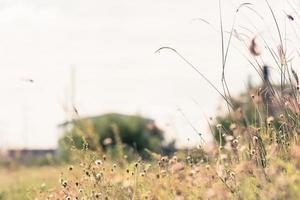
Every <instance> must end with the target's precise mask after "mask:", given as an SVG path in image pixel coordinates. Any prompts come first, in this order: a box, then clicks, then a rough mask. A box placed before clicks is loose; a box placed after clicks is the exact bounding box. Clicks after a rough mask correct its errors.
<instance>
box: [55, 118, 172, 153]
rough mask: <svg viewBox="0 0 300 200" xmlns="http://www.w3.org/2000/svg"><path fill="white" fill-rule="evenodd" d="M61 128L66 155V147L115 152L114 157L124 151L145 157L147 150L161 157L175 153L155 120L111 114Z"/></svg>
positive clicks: (66, 123) (79, 121)
mask: <svg viewBox="0 0 300 200" xmlns="http://www.w3.org/2000/svg"><path fill="white" fill-rule="evenodd" d="M60 127H62V128H63V130H64V134H63V137H62V138H61V140H60V142H59V144H60V145H59V146H60V150H62V151H63V150H66V148H68V147H66V146H65V144H70V145H72V146H73V147H75V148H77V149H81V148H88V149H90V150H94V151H96V150H99V151H102V150H104V151H105V150H110V151H114V152H113V154H114V155H116V154H122V151H123V150H122V149H128V148H133V149H134V150H136V151H137V152H139V153H140V154H143V155H145V151H144V150H145V149H149V150H151V151H154V152H159V153H164V152H167V151H170V149H171V150H175V148H174V143H172V142H171V143H169V144H166V145H163V144H164V143H165V140H164V136H163V131H162V130H161V129H159V128H158V127H157V126H156V124H155V122H154V120H152V119H148V118H143V117H141V116H136V115H122V114H116V113H109V114H104V115H100V116H95V117H86V118H79V119H75V120H73V121H72V122H65V123H64V124H62V125H60ZM70 141H71V142H70ZM164 147H167V148H166V149H165V148H164Z"/></svg>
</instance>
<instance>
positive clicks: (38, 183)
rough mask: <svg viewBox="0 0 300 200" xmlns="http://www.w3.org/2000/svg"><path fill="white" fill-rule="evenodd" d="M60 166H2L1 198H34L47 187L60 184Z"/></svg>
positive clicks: (0, 169)
mask: <svg viewBox="0 0 300 200" xmlns="http://www.w3.org/2000/svg"><path fill="white" fill-rule="evenodd" d="M60 172H61V168H60V167H51V166H49V167H17V168H15V169H7V168H0V177H1V178H0V199H1V200H2V199H5V200H6V199H7V200H15V199H34V196H35V195H37V194H38V193H39V192H40V191H43V189H45V188H52V187H57V186H59V182H58V177H59V175H60Z"/></svg>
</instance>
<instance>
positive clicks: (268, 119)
mask: <svg viewBox="0 0 300 200" xmlns="http://www.w3.org/2000/svg"><path fill="white" fill-rule="evenodd" d="M273 122H274V117H272V116H270V117H268V118H267V123H268V125H269V126H270V125H271V124H272V123H273Z"/></svg>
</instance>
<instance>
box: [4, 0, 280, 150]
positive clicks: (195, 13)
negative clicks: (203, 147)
mask: <svg viewBox="0 0 300 200" xmlns="http://www.w3.org/2000/svg"><path fill="white" fill-rule="evenodd" d="M223 2H224V3H223V5H222V7H223V19H224V24H225V29H226V30H229V29H230V26H231V24H232V17H233V15H234V12H235V9H236V8H237V7H238V5H239V4H241V3H243V2H244V1H240V0H227V1H223ZM248 2H252V3H253V4H254V6H253V8H255V9H256V10H258V11H259V12H261V14H263V15H264V16H265V17H266V19H265V22H266V24H267V22H269V25H270V27H269V28H271V29H272V28H274V24H273V23H272V20H271V18H270V15H269V11H268V9H267V6H266V4H265V2H264V1H261V0H252V1H248ZM278 2H282V1H279V0H274V1H272V6H273V7H274V8H275V10H276V13H277V14H278V15H279V17H282V14H283V10H284V7H282V5H281V3H278ZM285 6H286V5H285ZM199 17H200V18H204V19H206V20H208V21H210V22H211V23H212V24H213V25H214V26H215V27H218V20H219V18H218V1H217V0H212V1H206V0H189V1H183V0H151V1H150V0H114V1H105V0H84V1H83V0H7V1H4V0H0V27H1V28H0V72H1V73H0V92H1V94H2V95H1V99H0V147H21V146H26V147H34V148H39V147H55V146H56V144H57V139H58V137H59V134H58V132H57V128H56V126H57V124H59V123H60V122H62V121H63V120H64V119H65V117H66V115H65V113H64V111H63V109H62V108H63V104H65V103H66V101H67V100H66V97H67V95H68V92H70V87H69V86H70V68H71V66H72V65H74V66H75V67H76V104H77V107H78V110H79V112H80V114H81V115H89V114H92V115H95V114H102V113H106V112H112V111H113V112H121V113H127V114H135V113H138V114H142V115H145V116H147V117H151V118H153V119H155V120H156V121H157V123H158V124H159V125H160V126H161V127H162V128H163V129H165V130H166V131H167V137H168V138H176V139H178V145H193V144H196V143H197V142H198V141H199V139H198V136H197V135H196V134H195V133H194V132H193V130H192V129H191V127H189V125H188V124H187V123H186V121H185V120H184V119H183V117H182V116H181V114H180V113H179V112H178V111H177V109H176V106H179V107H180V108H181V109H182V110H183V111H184V112H185V114H186V115H187V117H188V118H190V120H191V121H192V123H193V124H194V125H195V127H196V128H197V129H198V130H199V131H200V132H203V133H208V129H207V123H206V121H205V117H204V116H205V115H206V116H213V114H214V113H215V111H216V106H217V104H218V102H219V101H220V97H218V95H217V94H216V92H215V91H213V89H211V88H210V87H209V86H208V85H207V83H206V82H205V81H204V80H202V79H201V78H200V77H199V76H198V75H197V74H196V73H195V72H194V71H192V70H191V69H190V68H189V67H188V66H187V65H186V64H185V63H184V62H182V60H180V59H179V58H178V57H176V56H175V54H173V53H171V52H167V51H162V52H161V53H159V54H154V51H155V50H157V49H158V48H159V47H161V46H171V47H174V48H176V49H177V50H178V51H180V52H181V53H182V54H184V55H185V56H186V57H187V58H189V60H190V61H191V62H192V63H194V64H195V65H196V66H197V67H198V69H199V70H200V71H202V72H203V73H204V74H205V75H206V76H207V77H208V78H209V79H210V80H211V81H212V82H213V83H215V84H216V85H217V86H218V87H220V86H221V84H220V80H221V48H220V36H219V35H218V34H216V33H215V32H214V31H213V30H212V29H211V28H210V27H209V26H207V25H205V23H203V22H200V21H197V20H193V19H195V18H199ZM249 18H250V21H251V22H252V23H254V24H256V25H257V26H260V31H262V32H263V31H266V30H267V28H266V27H264V26H265V25H266V24H263V23H262V22H261V21H260V20H259V18H258V17H255V16H254V15H253V12H252V13H251V11H250V10H247V9H245V10H244V12H243V15H241V17H239V20H238V21H237V23H238V25H242V26H245V27H249V28H252V30H253V31H254V29H253V27H251V24H250V21H249ZM244 31H245V30H244ZM250 35H251V34H250ZM274 37H275V40H277V39H276V34H274ZM231 50H232V51H230V52H231V53H230V55H229V59H228V81H229V86H230V89H231V90H232V91H233V92H234V93H236V92H237V91H239V90H242V89H243V88H245V83H246V81H247V76H248V75H249V74H255V73H254V71H253V69H252V68H251V67H250V66H249V65H248V64H247V62H246V61H245V60H243V58H242V57H241V56H240V55H239V54H238V53H237V51H235V50H234V49H233V48H232V49H231ZM26 78H31V79H33V80H34V83H33V84H31V83H28V82H25V81H23V79H26ZM220 88H221V87H220ZM195 101H196V102H197V103H195ZM205 137H206V138H209V135H208V134H206V136H205ZM26 138H27V139H26ZM188 138H191V141H188V140H187V139H188Z"/></svg>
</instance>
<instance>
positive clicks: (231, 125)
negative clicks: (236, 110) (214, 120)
mask: <svg viewBox="0 0 300 200" xmlns="http://www.w3.org/2000/svg"><path fill="white" fill-rule="evenodd" d="M236 128H237V125H236V124H235V123H232V124H230V126H229V129H230V130H231V131H234V130H235V129H236Z"/></svg>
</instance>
